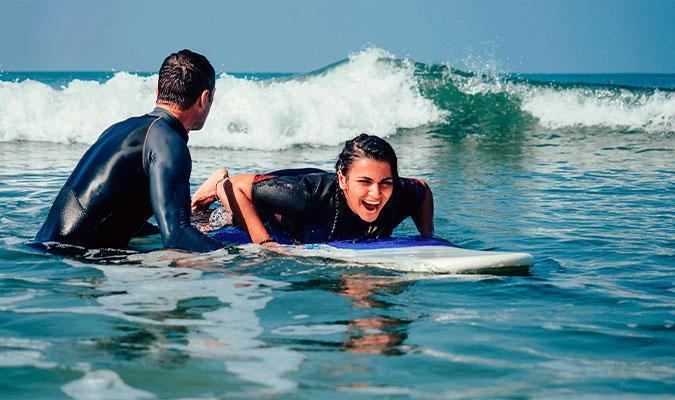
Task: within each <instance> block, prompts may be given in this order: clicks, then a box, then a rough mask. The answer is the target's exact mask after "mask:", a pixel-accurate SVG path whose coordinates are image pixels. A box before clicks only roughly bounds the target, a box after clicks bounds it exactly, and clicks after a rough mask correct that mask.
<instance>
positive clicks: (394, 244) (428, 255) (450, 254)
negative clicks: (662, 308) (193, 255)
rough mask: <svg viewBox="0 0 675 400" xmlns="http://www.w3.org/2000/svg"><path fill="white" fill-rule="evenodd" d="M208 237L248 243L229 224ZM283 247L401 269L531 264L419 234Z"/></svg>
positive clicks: (495, 268) (488, 270)
mask: <svg viewBox="0 0 675 400" xmlns="http://www.w3.org/2000/svg"><path fill="white" fill-rule="evenodd" d="M209 236H211V237H213V238H214V239H216V240H219V241H221V242H224V243H232V244H240V245H245V244H248V245H250V240H249V237H248V234H246V232H244V231H243V230H241V229H239V228H236V227H232V226H227V227H224V228H221V229H219V230H217V231H214V232H211V233H210V234H209ZM273 237H274V238H275V239H276V240H277V241H278V242H279V243H289V240H288V238H287V237H284V236H282V235H278V234H273ZM282 246H283V253H284V254H286V255H290V256H295V257H314V258H324V259H329V260H333V261H340V262H344V263H347V264H351V265H358V266H370V267H375V268H383V269H389V270H395V271H402V272H425V273H442V274H462V273H485V274H506V273H522V272H527V270H528V268H529V267H531V266H532V265H533V264H534V258H533V257H532V255H530V254H528V253H511V252H500V251H481V250H469V249H463V248H460V247H456V246H454V245H453V244H452V243H450V242H448V241H446V240H443V239H439V238H427V237H422V236H410V237H398V238H396V237H394V238H385V239H369V240H365V241H358V242H354V241H340V242H330V243H321V244H304V245H290V244H283V245H282Z"/></svg>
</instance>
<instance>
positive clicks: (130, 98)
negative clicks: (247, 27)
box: [0, 49, 446, 149]
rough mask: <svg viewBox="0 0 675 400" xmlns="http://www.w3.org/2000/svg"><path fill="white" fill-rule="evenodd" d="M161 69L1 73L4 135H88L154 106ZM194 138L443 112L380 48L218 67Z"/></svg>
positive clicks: (424, 117)
mask: <svg viewBox="0 0 675 400" xmlns="http://www.w3.org/2000/svg"><path fill="white" fill-rule="evenodd" d="M156 84H157V76H156V75H153V76H151V77H140V76H137V75H132V74H129V73H124V72H122V73H117V74H115V76H114V77H113V78H112V79H110V80H108V81H106V82H104V83H98V82H94V81H80V80H74V81H72V82H70V83H69V84H68V85H67V86H66V87H64V88H63V89H61V90H58V89H53V88H51V87H49V86H48V85H45V84H43V83H40V82H35V81H30V80H28V81H23V82H0V141H14V140H36V141H47V142H57V143H73V142H76V143H85V144H90V143H93V142H94V141H95V140H96V138H97V137H98V135H99V134H100V133H101V132H102V131H103V130H104V129H105V128H106V127H108V126H109V125H111V124H113V123H114V122H116V121H119V120H122V119H125V118H127V117H129V116H133V115H140V114H144V113H146V112H148V111H150V110H151V109H152V106H153V104H154V97H155V87H156ZM216 88H217V90H216V98H215V102H214V105H213V107H212V109H211V115H210V117H209V120H208V121H207V123H206V126H205V128H204V130H203V131H202V132H199V133H196V134H191V139H190V143H191V145H193V146H204V147H232V148H256V149H282V148H286V147H289V146H292V145H296V144H311V145H334V144H337V143H339V142H341V141H344V140H346V139H348V138H351V137H353V136H355V135H356V134H357V133H359V132H361V131H368V132H371V133H377V134H380V135H389V134H392V133H394V132H395V131H396V129H398V128H412V127H417V126H420V125H424V124H427V123H431V122H436V121H439V120H440V119H441V118H443V116H444V115H445V114H446V113H445V112H444V111H442V110H440V109H438V108H436V107H435V106H434V104H433V102H431V101H430V100H428V99H425V98H424V97H422V96H421V95H420V94H419V91H418V83H417V81H416V79H415V77H414V68H413V66H412V65H411V64H409V63H405V62H402V63H399V62H395V61H394V58H393V56H392V55H391V54H389V53H387V52H386V51H384V50H381V49H368V50H364V51H361V52H359V53H355V54H353V55H351V56H350V57H349V60H348V61H346V62H344V63H341V64H339V65H337V66H335V67H331V68H328V69H327V70H325V71H323V72H321V73H317V74H313V75H311V74H310V75H306V76H300V77H296V78H292V79H286V80H266V81H254V80H246V79H239V78H235V77H233V76H230V75H227V74H223V75H221V76H220V77H219V78H218V80H217V83H216Z"/></svg>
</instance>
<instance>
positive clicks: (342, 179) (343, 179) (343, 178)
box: [337, 171, 347, 190]
mask: <svg viewBox="0 0 675 400" xmlns="http://www.w3.org/2000/svg"><path fill="white" fill-rule="evenodd" d="M337 176H338V185H340V189H342V190H346V189H347V177H346V176H344V175H342V171H338V172H337Z"/></svg>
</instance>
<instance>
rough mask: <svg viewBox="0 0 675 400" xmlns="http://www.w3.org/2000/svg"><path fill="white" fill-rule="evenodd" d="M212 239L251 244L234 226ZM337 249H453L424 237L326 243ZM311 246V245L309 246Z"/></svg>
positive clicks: (279, 237) (280, 239) (285, 240)
mask: <svg viewBox="0 0 675 400" xmlns="http://www.w3.org/2000/svg"><path fill="white" fill-rule="evenodd" d="M270 234H271V236H272V238H274V240H275V241H276V242H277V243H281V244H293V239H291V238H290V237H288V236H286V235H284V234H281V233H279V232H270ZM209 236H211V237H212V238H213V239H216V240H218V241H220V242H223V243H234V244H246V243H251V239H250V238H249V236H248V234H247V233H246V232H245V231H244V230H243V229H240V228H237V227H234V226H226V227H223V228H220V229H218V230H217V231H214V232H211V233H209ZM327 244H329V245H331V246H333V247H336V248H339V249H354V250H365V249H392V248H397V247H412V246H444V247H454V246H453V244H452V243H450V242H448V241H447V240H444V239H441V238H434V237H424V236H403V237H389V238H383V239H366V240H359V241H355V240H341V241H337V242H329V243H327ZM309 246H311V245H309Z"/></svg>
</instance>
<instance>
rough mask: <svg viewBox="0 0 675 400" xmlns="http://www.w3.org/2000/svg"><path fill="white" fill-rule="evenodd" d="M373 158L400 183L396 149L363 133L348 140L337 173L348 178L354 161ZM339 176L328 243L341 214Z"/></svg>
mask: <svg viewBox="0 0 675 400" xmlns="http://www.w3.org/2000/svg"><path fill="white" fill-rule="evenodd" d="M364 157H367V158H372V159H373V160H377V161H384V162H387V163H389V165H390V166H391V173H392V175H393V176H394V181H398V159H397V158H396V152H395V151H394V148H393V147H391V145H390V144H389V143H388V142H387V141H386V140H384V139H382V138H381V137H379V136H375V135H369V134H367V133H362V134H360V135H359V136H357V137H355V138H354V139H351V140H347V141H346V142H345V147H344V148H343V149H342V152H341V153H340V155H339V156H338V159H337V161H336V162H335V172H339V173H341V174H342V175H343V176H347V173H348V172H349V168H350V167H351V165H352V163H354V161H356V160H358V159H360V158H364ZM337 179H338V178H337V175H336V176H335V180H336V182H335V183H336V185H335V218H334V219H333V227H332V229H331V231H330V234H329V235H328V240H327V241H328V242H330V240H331V238H332V237H333V234H334V233H335V228H336V227H337V221H338V216H339V214H340V201H341V198H342V196H341V195H340V192H341V191H340V185H338V184H337Z"/></svg>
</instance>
